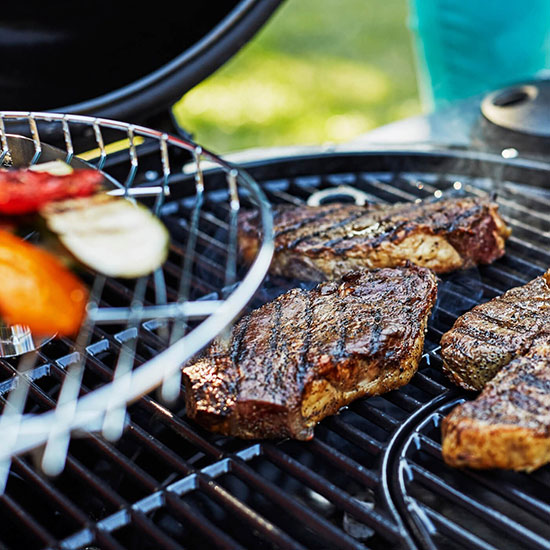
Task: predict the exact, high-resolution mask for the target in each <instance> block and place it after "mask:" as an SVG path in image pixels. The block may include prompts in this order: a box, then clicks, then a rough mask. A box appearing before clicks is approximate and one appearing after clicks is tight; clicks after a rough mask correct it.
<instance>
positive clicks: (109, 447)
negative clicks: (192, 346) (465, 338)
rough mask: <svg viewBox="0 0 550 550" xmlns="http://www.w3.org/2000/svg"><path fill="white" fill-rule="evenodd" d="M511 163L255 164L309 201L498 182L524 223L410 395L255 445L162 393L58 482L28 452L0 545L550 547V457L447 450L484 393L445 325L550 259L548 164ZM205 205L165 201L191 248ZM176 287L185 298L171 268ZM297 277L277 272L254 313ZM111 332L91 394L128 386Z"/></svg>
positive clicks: (423, 193) (211, 226) (208, 237)
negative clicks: (460, 371) (457, 368)
mask: <svg viewBox="0 0 550 550" xmlns="http://www.w3.org/2000/svg"><path fill="white" fill-rule="evenodd" d="M510 166H512V167H513V172H514V177H515V179H510V178H508V177H504V175H503V174H504V171H505V169H511V168H510V167H508V165H501V164H500V163H495V164H494V165H493V164H491V163H488V164H487V166H484V170H483V171H482V170H480V165H479V161H478V160H477V159H476V160H475V161H474V160H471V161H469V160H468V158H467V157H465V156H463V155H457V156H454V157H453V156H452V155H450V154H442V155H432V156H423V155H418V156H417V155H414V154H409V153H395V154H394V155H388V156H384V155H381V154H373V155H355V156H350V157H346V156H342V157H339V156H338V155H323V156H321V157H315V158H311V159H308V158H303V159H299V158H298V159H291V160H288V161H285V162H284V163H279V164H277V163H276V162H268V163H263V164H259V165H257V166H250V167H248V170H249V171H250V173H251V174H253V175H254V176H255V177H256V179H259V180H262V187H263V189H264V191H265V193H266V195H267V196H268V198H269V199H270V201H272V202H293V203H295V204H304V203H305V201H306V200H307V198H308V197H309V196H310V195H311V193H313V192H315V191H317V190H319V189H326V188H328V187H332V186H338V185H352V186H354V187H357V188H359V189H360V190H362V191H363V192H365V193H367V194H368V195H369V196H371V197H374V198H376V200H378V201H388V202H394V201H396V200H415V199H417V198H426V197H431V196H433V195H434V194H439V193H438V192H439V191H440V192H441V193H443V194H450V193H456V194H459V193H467V194H471V193H474V194H479V193H481V192H493V191H495V190H496V191H498V201H499V203H500V205H501V211H502V213H503V215H504V216H505V218H506V219H507V221H508V222H509V223H510V224H511V226H512V228H513V231H514V234H513V237H512V238H511V240H510V242H509V244H508V252H507V254H506V256H505V257H504V258H502V259H501V260H499V261H498V262H496V263H495V264H493V265H492V266H487V267H483V268H480V269H474V270H468V271H466V272H461V273H455V274H451V275H449V276H445V277H443V278H442V280H441V283H440V292H439V298H438V303H437V305H436V308H435V310H434V313H433V315H432V318H431V320H430V323H429V329H428V333H427V338H426V346H425V355H424V356H423V359H422V363H421V366H420V369H419V372H418V373H417V374H416V375H415V376H414V378H413V380H412V381H411V383H410V384H408V385H407V386H405V387H404V388H401V389H400V390H398V391H394V392H391V393H389V394H386V395H383V396H378V397H373V398H370V399H362V400H359V401H357V402H355V403H353V404H351V405H350V406H349V407H347V408H345V409H344V410H343V411H341V413H340V414H339V415H337V416H334V417H331V418H328V419H326V420H324V421H323V422H322V423H321V424H320V425H319V426H318V427H317V429H316V431H315V438H314V439H313V440H312V441H310V442H297V441H291V440H285V441H279V442H278V441H272V442H250V441H242V440H238V439H233V438H227V437H223V436H219V435H214V434H210V433H208V432H207V431H205V430H203V429H202V428H200V427H198V426H197V425H195V424H193V423H192V422H191V421H189V420H188V419H187V418H186V416H185V410H184V406H183V402H182V400H181V399H180V400H179V401H178V402H176V403H175V404H174V405H173V406H171V407H170V408H168V407H166V406H165V405H163V404H162V401H161V400H160V399H159V397H158V395H157V394H150V395H147V396H145V397H143V398H142V399H140V400H139V401H137V402H136V403H134V404H133V405H131V407H130V408H129V410H128V414H129V417H128V423H127V428H126V430H125V432H124V434H123V436H122V438H121V439H120V441H118V442H117V443H112V442H109V441H106V440H104V439H103V438H102V437H101V436H99V435H92V436H90V437H87V438H83V439H75V440H73V441H72V442H71V444H70V447H69V453H68V458H67V467H66V469H65V471H64V472H63V473H62V474H60V475H59V476H58V477H56V478H47V477H45V476H44V474H42V473H41V471H40V469H39V468H37V467H36V465H35V462H34V457H33V456H22V457H19V458H16V459H15V461H14V464H13V468H12V471H11V474H10V478H9V481H8V485H7V490H6V494H5V495H4V496H2V497H0V507H1V508H2V509H3V514H4V518H5V519H6V521H4V522H2V523H1V524H0V545H3V547H5V548H21V547H25V548H28V549H38V548H48V549H54V548H55V549H58V548H59V549H60V548H63V549H72V550H77V549H83V548H100V549H101V550H107V549H117V550H118V549H130V548H131V549H133V550H146V549H158V548H174V549H190V548H201V549H217V548H227V549H231V550H234V549H254V550H256V549H258V550H261V549H274V548H278V549H288V550H291V549H292V550H296V549H315V550H323V549H327V550H328V549H334V548H338V549H356V550H359V549H361V550H363V549H366V548H370V549H373V550H376V549H382V548H384V549H385V548H388V546H389V547H391V548H396V549H399V548H401V549H414V548H422V549H423V548H426V549H434V548H441V549H443V548H444V549H448V548H453V549H459V548H462V549H464V548H466V549H470V548H480V549H490V548H525V547H526V546H527V547H529V548H548V546H549V545H550V543H548V540H550V532H549V528H548V522H547V518H548V512H549V511H550V503H549V501H548V496H547V494H548V487H549V486H550V469H549V468H548V467H545V468H542V469H540V470H538V471H537V472H536V473H534V474H531V475H525V474H515V473H509V472H507V473H503V472H500V473H490V472H484V473H474V472H458V471H456V470H452V469H450V468H448V467H446V466H445V465H444V464H443V462H442V460H441V457H440V450H439V443H440V440H439V422H440V420H441V417H442V415H444V414H445V413H446V412H447V411H448V410H449V409H450V407H451V406H453V404H455V403H456V402H457V401H459V400H461V399H464V398H465V397H466V396H465V395H464V394H462V393H461V392H459V391H458V389H456V388H455V387H453V386H452V385H451V384H450V383H449V382H448V381H447V379H446V378H445V377H444V376H443V375H442V373H441V371H440V365H441V359H440V356H439V339H440V337H441V335H442V334H443V332H445V331H446V330H447V329H448V328H450V326H451V324H452V323H453V321H454V319H455V318H456V316H457V315H459V314H461V313H462V312H464V311H466V310H468V309H470V308H471V307H472V306H473V305H475V304H476V303H480V302H482V301H486V300H488V299H490V298H492V297H494V296H496V295H497V294H499V293H501V292H502V291H504V290H506V289H507V288H510V287H512V286H515V285H518V284H523V283H524V282H526V281H528V280H530V279H531V278H532V277H534V276H536V275H538V274H540V273H541V272H542V271H543V270H545V269H546V267H547V266H548V265H550V253H549V252H548V251H549V250H550V248H549V247H548V244H549V243H548V241H549V231H550V221H549V220H548V219H547V216H546V214H545V212H547V207H548V203H549V200H548V198H547V197H545V196H542V195H537V194H527V195H526V194H524V193H523V192H522V191H521V187H519V186H518V184H522V183H532V182H533V172H532V170H531V168H530V167H528V166H519V167H518V166H513V165H510ZM344 170H345V173H344ZM533 170H534V171H535V172H536V173H538V171H539V170H540V168H533ZM535 175H536V174H535ZM216 177H217V175H216V173H215V172H213V173H212V174H208V175H207V178H212V183H213V182H214V180H215V179H216ZM213 185H214V183H213ZM214 187H215V185H214ZM179 188H180V189H183V188H184V186H180V187H179ZM192 209H193V203H192V201H190V200H189V199H188V197H186V196H185V193H184V192H182V193H181V196H177V195H174V196H173V197H172V200H171V202H170V203H168V204H167V205H166V206H165V208H164V218H165V220H166V223H167V224H168V225H169V227H170V228H171V230H172V232H173V234H174V235H176V236H177V240H178V241H181V242H185V241H186V237H187V231H188V227H187V225H186V224H185V223H182V222H181V220H182V219H189V215H190V214H191V213H192ZM227 214H228V207H227V201H226V197H225V196H224V192H223V191H221V190H219V189H217V190H216V191H213V192H212V193H209V194H205V197H204V205H203V208H202V210H201V213H200V218H201V221H202V222H203V223H204V225H201V230H200V231H199V232H198V233H197V241H196V247H197V248H196V251H197V254H198V259H199V261H197V265H196V268H195V269H196V271H195V272H194V279H193V285H192V288H191V293H197V296H198V295H202V296H204V295H208V293H211V292H214V291H215V287H216V285H218V284H219V281H220V280H223V273H224V270H223V263H220V258H221V257H223V242H224V238H225V236H226V231H227V228H228V225H227V223H226V220H227ZM181 253H182V251H181V249H175V250H174V254H181ZM168 271H169V270H168ZM167 281H168V292H171V291H172V290H171V283H170V277H169V276H168V277H167ZM290 284H292V283H288V282H285V281H283V280H281V279H277V278H268V279H267V280H266V281H265V283H264V285H263V287H262V288H261V289H260V290H259V291H258V292H257V293H256V296H255V299H254V301H253V302H252V304H251V307H257V306H258V305H260V304H261V303H263V302H265V301H266V300H268V299H271V298H273V297H274V296H276V295H277V294H279V293H280V292H283V291H284V290H286V288H288V286H289V285H290ZM109 292H110V294H109V295H110V296H112V300H113V302H114V303H116V302H117V300H124V296H125V292H126V290H125V289H124V288H122V287H119V286H117V285H113V286H112V288H110V289H109ZM120 295H121V296H120ZM111 328H112V329H113V330H111ZM157 330H158V327H157V324H156V323H155V322H154V321H149V322H147V323H144V324H143V326H141V327H140V328H139V338H138V346H137V360H138V361H146V360H147V359H148V358H149V357H151V356H152V355H154V354H155V353H156V350H157V349H158V336H157V334H156V333H157ZM100 335H101V339H100V340H98V342H96V343H94V344H92V345H91V346H89V348H88V350H87V351H88V356H89V358H88V362H87V365H86V367H87V368H86V373H85V377H84V385H83V391H89V390H91V389H93V388H94V387H97V386H98V385H101V384H102V383H104V382H105V381H107V380H110V378H111V377H112V373H113V368H114V366H115V364H116V357H117V356H118V353H119V351H120V347H121V346H122V345H123V343H124V341H125V339H126V338H127V337H128V335H127V334H126V333H125V331H120V330H118V331H117V329H116V327H109V326H102V327H101V333H100ZM70 349H71V348H70V345H69V343H68V342H65V341H52V342H50V343H48V344H46V345H45V346H44V347H43V348H42V349H41V350H40V354H41V361H42V362H43V363H44V366H42V367H40V368H38V369H35V370H34V371H32V373H31V375H30V378H31V382H30V386H29V392H30V398H29V404H28V406H29V407H30V408H32V409H33V410H37V411H38V410H47V409H48V408H50V407H52V406H53V405H54V403H55V399H56V396H57V393H58V391H59V386H60V384H61V382H62V380H63V377H64V375H65V372H66V368H67V365H68V364H70V362H71V360H72V359H71V357H72V356H71V352H70ZM55 357H59V359H56V360H53V359H52V358H55ZM0 367H1V369H2V371H1V372H2V374H3V377H4V379H5V380H7V381H9V379H10V377H11V376H13V374H14V370H13V367H12V366H11V365H10V364H9V363H7V362H5V361H0ZM7 385H8V383H7V382H5V383H4V386H2V390H3V391H4V393H5V391H6V389H7Z"/></svg>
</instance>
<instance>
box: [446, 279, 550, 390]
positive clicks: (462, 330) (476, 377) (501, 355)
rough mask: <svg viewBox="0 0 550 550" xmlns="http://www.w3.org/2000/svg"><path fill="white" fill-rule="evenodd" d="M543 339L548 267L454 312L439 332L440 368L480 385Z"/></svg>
mask: <svg viewBox="0 0 550 550" xmlns="http://www.w3.org/2000/svg"><path fill="white" fill-rule="evenodd" d="M544 341H547V342H550V270H548V271H547V272H546V273H545V274H544V275H541V276H540V277H537V278H536V279H533V280H532V281H530V282H529V283H527V284H526V285H524V286H521V287H516V288H512V289H511V290H508V291H507V292H505V293H504V294H502V295H501V296H497V297H496V298H494V299H493V300H491V301H489V302H486V303H484V304H480V305H478V306H476V307H474V308H473V309H471V310H470V311H468V312H467V313H465V314H464V315H462V316H460V317H459V318H458V319H457V320H456V321H455V323H454V325H453V327H452V328H451V330H449V331H448V332H446V333H445V334H444V335H443V336H442V338H441V356H442V358H443V370H444V372H445V373H446V374H447V375H448V376H449V378H450V379H451V380H452V381H453V382H454V383H455V384H457V385H458V386H461V387H462V388H464V389H466V390H481V389H482V388H483V387H484V386H485V384H486V383H487V382H488V381H489V380H491V378H493V376H495V374H496V373H497V372H498V371H499V370H500V369H501V368H502V367H504V366H505V365H507V364H508V363H509V362H510V361H512V360H513V359H514V358H515V357H517V356H520V355H526V354H527V353H528V352H529V350H530V349H531V348H532V347H534V346H536V345H537V343H539V342H544Z"/></svg>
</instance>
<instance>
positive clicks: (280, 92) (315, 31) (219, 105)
mask: <svg viewBox="0 0 550 550" xmlns="http://www.w3.org/2000/svg"><path fill="white" fill-rule="evenodd" d="M420 111H421V103H420V99H419V93H418V87H417V81H416V73H415V60H414V53H413V42H412V39H411V35H410V32H409V29H408V4H407V2H406V1H405V0H389V1H381V0H336V1H335V0H287V2H284V3H283V4H282V6H281V7H280V8H279V9H278V10H277V11H276V12H275V14H274V15H273V16H272V18H271V19H270V20H269V21H268V22H267V23H266V25H265V26H264V27H263V28H262V29H261V30H260V32H259V33H258V34H257V35H256V36H255V37H254V38H253V39H252V40H251V41H250V42H249V43H248V44H246V45H245V46H244V48H243V49H242V50H241V51H240V52H238V53H237V54H236V55H235V56H234V57H233V58H232V59H230V60H229V61H228V62H227V63H226V64H225V65H224V66H222V67H221V68H220V69H219V70H218V71H217V72H215V73H214V74H213V75H212V76H210V77H209V78H207V79H206V80H204V81H203V82H202V83H200V84H199V85H198V86H196V87H195V88H193V89H192V90H191V91H190V92H188V93H187V94H186V95H185V96H184V97H183V98H182V100H180V101H179V102H178V103H177V104H176V106H175V110H174V112H175V115H176V117H177V119H178V122H179V123H180V124H181V125H182V126H183V127H184V128H185V129H186V130H188V131H189V132H191V133H192V134H193V137H194V138H195V140H196V141H197V142H199V143H201V144H203V145H204V146H205V147H208V148H209V149H211V150H213V151H215V152H217V153H227V152H230V151H237V150H242V149H247V148H253V147H270V146H284V145H297V144H300V145H317V144H323V143H327V142H331V143H339V142H344V141H348V140H351V139H353V138H354V137H356V136H358V135H360V134H363V133H365V132H368V131H369V130H371V129H374V128H376V127H378V126H381V125H383V124H386V123H389V122H392V121H394V120H399V119H402V118H405V117H408V116H412V115H415V114H419V113H420Z"/></svg>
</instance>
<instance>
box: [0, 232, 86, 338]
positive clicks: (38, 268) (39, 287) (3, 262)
mask: <svg viewBox="0 0 550 550" xmlns="http://www.w3.org/2000/svg"><path fill="white" fill-rule="evenodd" d="M0 281H1V284H0V317H2V319H3V321H5V322H6V323H8V324H12V325H15V324H18V325H27V326H28V327H29V328H30V329H31V331H32V332H33V333H34V334H36V335H50V334H53V333H58V334H60V335H66V336H72V335H74V334H76V333H77V332H78V329H79V327H80V325H81V323H82V321H83V319H84V316H85V313H86V304H87V297H88V292H87V289H86V287H85V286H84V285H83V284H82V283H81V282H80V281H79V279H78V278H77V277H76V276H75V275H74V274H73V273H71V272H70V271H69V270H68V269H67V268H65V267H64V266H63V264H61V263H60V262H59V261H58V260H57V258H55V257H54V256H52V255H51V254H49V253H48V252H45V251H44V250H41V249H40V248H37V247H35V246H33V245H32V244H29V243H27V242H26V241H24V240H22V239H20V238H19V237H16V236H15V235H12V234H11V233H8V232H7V231H2V230H0Z"/></svg>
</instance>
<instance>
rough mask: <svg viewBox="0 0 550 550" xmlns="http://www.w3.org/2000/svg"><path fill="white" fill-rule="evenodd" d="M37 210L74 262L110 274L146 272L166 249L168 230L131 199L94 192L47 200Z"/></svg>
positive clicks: (163, 257)
mask: <svg viewBox="0 0 550 550" xmlns="http://www.w3.org/2000/svg"><path fill="white" fill-rule="evenodd" d="M40 214H41V215H42V217H43V218H44V220H45V222H46V226H47V227H48V229H49V230H50V231H52V232H53V233H54V234H56V235H57V237H58V239H59V241H60V242H61V243H62V244H63V246H64V247H65V248H66V249H67V250H68V251H69V252H70V253H71V254H72V255H73V256H74V257H75V258H76V259H77V260H78V261H79V262H81V263H82V264H84V265H86V266H88V267H90V268H92V269H94V270H95V271H97V272H98V273H102V274H103V275H107V276H109V277H122V278H134V277H141V276H143V275H148V274H149V273H151V272H152V271H154V270H155V269H157V268H158V267H159V266H160V265H162V264H163V262H164V261H165V260H166V257H167V255H168V247H169V242H170V234H169V232H168V230H167V229H166V227H165V226H164V224H163V223H162V222H161V221H160V220H159V219H158V218H157V217H155V216H154V215H153V213H152V212H151V211H150V210H149V209H148V208H146V207H145V206H143V205H141V204H139V203H136V202H135V201H133V200H128V199H125V198H121V197H112V196H110V195H107V194H106V193H98V194H96V195H92V196H91V197H84V198H77V199H68V200H63V201H56V202H52V203H50V204H48V205H47V206H45V207H44V208H43V209H42V210H41V211H40Z"/></svg>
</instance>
